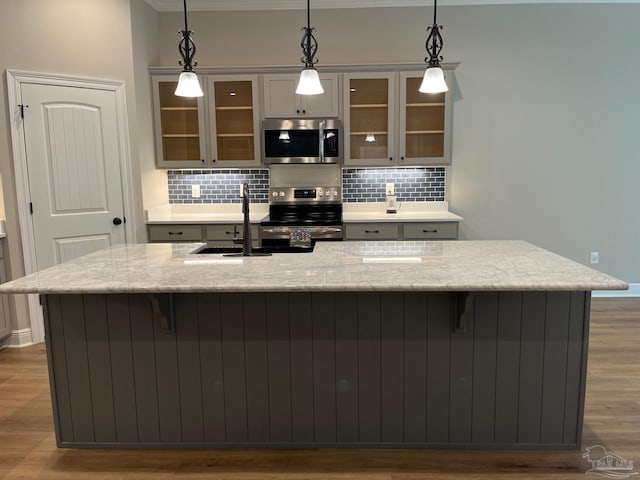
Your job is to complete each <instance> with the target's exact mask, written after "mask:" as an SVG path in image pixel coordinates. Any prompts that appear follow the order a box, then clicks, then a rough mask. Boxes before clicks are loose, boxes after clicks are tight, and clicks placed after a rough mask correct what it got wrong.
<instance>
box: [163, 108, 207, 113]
mask: <svg viewBox="0 0 640 480" xmlns="http://www.w3.org/2000/svg"><path fill="white" fill-rule="evenodd" d="M160 110H162V111H163V112H197V111H198V107H162V108H160Z"/></svg>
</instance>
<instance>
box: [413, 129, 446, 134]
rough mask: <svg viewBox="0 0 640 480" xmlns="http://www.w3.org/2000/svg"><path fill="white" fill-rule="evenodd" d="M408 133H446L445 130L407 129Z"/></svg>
mask: <svg viewBox="0 0 640 480" xmlns="http://www.w3.org/2000/svg"><path fill="white" fill-rule="evenodd" d="M406 133H407V135H424V134H438V133H444V130H407V132H406Z"/></svg>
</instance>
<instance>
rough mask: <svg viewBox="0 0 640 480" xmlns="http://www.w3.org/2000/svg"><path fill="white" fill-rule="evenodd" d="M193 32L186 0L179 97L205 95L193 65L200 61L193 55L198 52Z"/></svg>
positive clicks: (176, 93)
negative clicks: (192, 36) (188, 24)
mask: <svg viewBox="0 0 640 480" xmlns="http://www.w3.org/2000/svg"><path fill="white" fill-rule="evenodd" d="M192 33H194V32H192V31H191V30H189V27H188V26H187V0H184V30H180V34H181V35H182V40H180V43H179V44H178V51H179V52H180V56H181V57H182V60H179V61H178V63H179V64H180V65H182V73H180V78H179V79H178V86H177V87H176V91H175V92H174V94H175V95H177V96H179V97H201V96H203V95H204V93H203V92H202V87H200V82H199V81H198V77H197V76H196V74H195V72H194V71H193V67H195V66H197V65H198V62H194V61H193V57H194V56H195V54H196V45H195V43H193V40H192V39H191V34H192Z"/></svg>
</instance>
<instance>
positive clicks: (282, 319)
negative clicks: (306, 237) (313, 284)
mask: <svg viewBox="0 0 640 480" xmlns="http://www.w3.org/2000/svg"><path fill="white" fill-rule="evenodd" d="M266 310H267V337H268V340H267V363H268V367H269V419H270V424H269V428H270V438H271V441H272V442H290V441H291V440H292V433H291V375H290V368H291V367H290V363H289V295H288V294H286V293H272V294H269V295H267V300H266Z"/></svg>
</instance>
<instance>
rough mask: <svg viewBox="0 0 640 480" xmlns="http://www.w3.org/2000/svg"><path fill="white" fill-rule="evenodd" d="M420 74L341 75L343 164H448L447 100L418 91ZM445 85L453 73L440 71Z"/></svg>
mask: <svg viewBox="0 0 640 480" xmlns="http://www.w3.org/2000/svg"><path fill="white" fill-rule="evenodd" d="M422 75H423V71H402V72H377V73H371V72H362V73H347V74H345V75H344V87H343V90H344V123H345V153H346V157H345V164H348V165H362V166H369V165H389V166H402V165H406V166H412V165H439V164H448V163H450V162H451V155H450V148H451V147H450V145H451V96H450V92H447V93H441V94H425V93H420V92H419V91H418V88H419V87H420V83H421V82H422ZM445 78H446V80H447V83H448V84H449V85H452V83H453V81H452V80H453V72H452V71H451V70H445Z"/></svg>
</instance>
